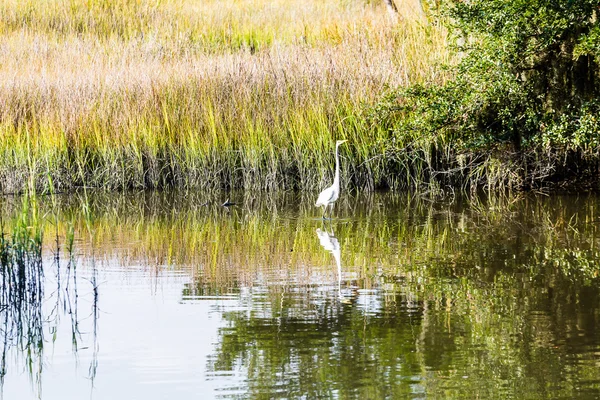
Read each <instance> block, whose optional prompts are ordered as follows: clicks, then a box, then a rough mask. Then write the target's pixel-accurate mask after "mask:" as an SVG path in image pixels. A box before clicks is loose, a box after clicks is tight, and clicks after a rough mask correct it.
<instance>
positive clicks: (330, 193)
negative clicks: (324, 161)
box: [315, 140, 347, 219]
mask: <svg viewBox="0 0 600 400" xmlns="http://www.w3.org/2000/svg"><path fill="white" fill-rule="evenodd" d="M345 142H347V140H338V141H337V142H335V177H334V178H333V185H331V186H329V187H328V188H327V189H325V190H323V191H322V192H321V194H319V197H318V198H317V202H316V203H315V206H317V207H323V219H325V214H326V213H327V207H328V206H331V209H330V211H329V218H330V219H331V214H332V212H333V203H334V202H335V201H336V200H337V199H338V197H340V157H339V155H338V149H339V147H340V144H342V143H345Z"/></svg>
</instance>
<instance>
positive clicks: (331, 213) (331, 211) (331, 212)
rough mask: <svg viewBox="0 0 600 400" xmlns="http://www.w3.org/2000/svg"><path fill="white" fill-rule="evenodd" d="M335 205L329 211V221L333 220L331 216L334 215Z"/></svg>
mask: <svg viewBox="0 0 600 400" xmlns="http://www.w3.org/2000/svg"><path fill="white" fill-rule="evenodd" d="M333 204H334V203H331V208H330V209H329V219H331V216H332V215H333Z"/></svg>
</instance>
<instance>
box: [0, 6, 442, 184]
mask: <svg viewBox="0 0 600 400" xmlns="http://www.w3.org/2000/svg"><path fill="white" fill-rule="evenodd" d="M382 3H383V2H382ZM403 4H405V7H404V8H402V9H401V10H400V11H401V14H400V16H399V18H398V19H396V20H391V19H390V17H389V15H388V13H387V12H386V10H385V8H384V6H383V5H381V4H379V3H376V4H371V3H365V2H363V1H359V0H352V1H349V2H338V1H331V0H328V1H323V2H319V1H309V2H291V1H287V0H278V1H275V2H266V1H265V2H260V1H259V2H254V1H253V2H251V1H236V2H222V1H204V2H193V1H190V0H166V1H162V2H155V1H150V0H141V1H133V0H98V1H91V2H87V1H83V0H61V1H48V2H38V1H34V0H25V1H20V0H19V1H17V0H8V1H4V2H3V3H2V5H0V52H1V53H2V63H0V76H2V79H1V80H0V110H1V111H0V191H2V192H20V191H24V190H25V189H26V188H28V187H35V188H37V189H38V190H40V191H42V192H43V191H49V190H53V191H63V190H70V189H72V188H74V187H79V186H86V187H99V188H105V189H123V188H158V187H167V186H175V187H187V188H189V187H199V188H219V187H226V188H242V187H244V188H257V189H292V188H311V189H314V190H316V189H317V188H318V187H319V186H321V185H322V184H323V183H324V182H325V181H328V180H329V179H331V175H332V169H333V168H332V164H333V162H332V143H334V141H335V139H339V138H345V139H348V140H349V146H347V147H345V148H344V149H342V150H343V153H344V154H343V155H344V160H343V176H344V178H345V179H343V182H344V184H345V185H347V186H348V187H360V188H365V189H367V190H372V189H374V188H378V187H397V186H401V185H406V184H407V183H410V180H409V179H407V178H406V177H405V176H403V175H402V174H400V172H401V168H402V165H401V164H399V163H397V162H394V160H393V159H390V158H388V154H387V153H386V148H387V141H388V139H389V132H387V131H384V130H382V129H381V128H378V127H377V126H375V125H372V124H371V123H369V122H368V119H367V118H366V117H365V111H364V110H367V109H368V107H369V105H371V104H374V103H375V102H376V100H377V99H378V98H379V96H380V94H381V93H382V92H383V91H384V90H385V89H386V88H387V87H396V86H403V85H408V84H411V83H415V82H424V81H433V82H442V81H443V80H444V79H445V78H446V77H445V75H444V72H443V71H442V70H441V69H440V68H439V66H440V64H442V63H446V62H448V61H449V60H450V57H451V54H450V53H449V52H448V51H447V50H446V47H445V44H446V43H445V42H446V33H445V30H444V29H443V28H441V27H439V26H438V25H436V24H435V23H433V22H431V21H427V20H426V19H424V18H423V17H422V16H419V15H418V14H417V13H416V12H415V7H414V5H411V2H403Z"/></svg>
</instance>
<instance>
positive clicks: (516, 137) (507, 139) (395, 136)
mask: <svg viewBox="0 0 600 400" xmlns="http://www.w3.org/2000/svg"><path fill="white" fill-rule="evenodd" d="M598 11H599V9H598V2H597V0H596V1H592V0H579V1H553V0H519V1H509V0H472V1H468V2H458V1H457V2H451V3H448V4H445V5H444V6H443V15H444V16H445V17H444V18H443V19H444V20H446V21H449V22H448V25H449V26H450V29H451V31H452V32H453V34H454V38H455V43H456V50H457V52H458V55H459V58H460V61H459V62H458V63H457V64H456V65H454V66H451V67H450V68H451V69H452V70H453V72H454V79H453V80H451V81H449V82H448V83H447V84H445V85H444V86H434V85H426V86H415V87H411V88H408V89H405V88H403V89H400V90H397V91H394V92H392V93H390V94H388V95H387V96H386V97H385V98H384V99H383V100H382V101H381V103H380V104H379V106H378V107H377V108H376V109H375V111H374V118H375V122H376V123H378V124H380V125H382V126H383V127H384V128H385V129H387V130H388V131H389V132H390V135H391V142H392V143H393V144H394V146H396V149H397V152H398V153H399V154H400V153H402V152H406V151H415V149H417V150H418V151H420V152H423V153H427V152H430V153H431V152H433V154H434V155H431V156H430V158H431V159H432V160H436V161H435V162H433V161H432V162H430V163H428V164H427V168H429V169H430V172H429V173H428V174H427V176H428V177H430V178H435V177H436V176H444V177H448V175H452V176H454V178H457V177H458V178H460V179H462V180H463V182H465V180H466V181H468V182H467V183H469V184H472V185H480V184H482V183H485V184H487V185H495V186H498V185H499V184H501V183H507V179H509V178H510V182H508V183H509V184H510V185H516V186H520V187H527V186H532V185H533V186H537V185H541V184H546V183H548V182H553V181H554V182H557V181H560V182H562V183H564V182H566V181H569V180H572V179H573V178H581V172H582V171H583V170H585V171H587V172H588V173H587V174H584V175H585V176H586V177H592V176H596V174H592V173H591V172H593V171H594V170H595V169H596V168H597V165H598V156H599V151H598V150H599V140H598V133H599V132H600V129H599V128H600V125H599V122H598V117H597V116H598V111H600V110H599V107H600V103H599V102H598V100H597V98H598V94H599V93H600V79H599V78H600V74H599V72H600V69H599V64H598V59H599V58H598V56H599V55H600V33H599V32H600V28H599V25H598ZM465 160H470V161H471V162H470V163H469V162H468V163H465V162H464V161H465ZM573 161H576V162H577V167H576V168H573V166H572V165H568V162H569V163H572V162H573ZM498 162H500V165H503V166H504V168H505V169H506V171H505V172H506V173H504V174H500V175H495V177H498V176H500V177H504V178H502V179H499V180H497V181H494V182H490V180H489V178H490V175H489V174H488V172H489V171H486V170H485V169H486V168H487V167H488V166H497V165H498ZM482 168H483V170H482ZM542 170H543V172H542ZM482 172H483V173H482ZM444 179H445V180H447V179H446V178H444ZM594 179H597V178H594Z"/></svg>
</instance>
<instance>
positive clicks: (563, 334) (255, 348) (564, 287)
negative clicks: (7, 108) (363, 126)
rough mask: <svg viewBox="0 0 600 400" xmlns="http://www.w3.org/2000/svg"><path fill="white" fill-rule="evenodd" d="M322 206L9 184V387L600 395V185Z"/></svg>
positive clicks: (135, 393)
mask: <svg viewBox="0 0 600 400" xmlns="http://www.w3.org/2000/svg"><path fill="white" fill-rule="evenodd" d="M224 197H225V198H226V197H230V200H231V201H232V202H235V203H237V204H236V205H235V206H233V207H231V208H228V209H226V208H224V207H221V206H220V205H219V204H220V203H222V202H223V201H224V200H225V198H224ZM207 202H208V204H206V203H207ZM31 203H34V205H33V206H32V205H31ZM312 203H313V198H312V197H310V198H309V197H307V198H302V197H301V196H298V195H291V194H279V195H266V194H265V195H251V194H243V193H234V194H228V195H225V194H213V195H211V196H208V195H204V194H202V193H164V192H163V193H133V194H116V195H107V194H103V193H79V194H77V195H71V196H68V197H67V196H65V197H56V198H51V197H50V196H45V197H40V198H38V199H37V201H33V202H32V201H27V200H25V199H23V198H18V197H8V198H6V197H5V198H2V199H1V200H0V205H1V206H2V211H1V216H2V225H3V228H2V229H3V231H4V233H5V235H4V237H5V239H6V240H9V239H10V240H13V247H12V250H11V251H12V252H8V250H7V251H5V253H4V254H5V256H2V257H4V258H2V257H0V258H2V263H3V264H2V265H3V267H2V271H3V281H2V293H1V296H0V335H1V341H0V345H1V346H2V360H1V361H2V365H1V367H2V370H1V373H2V377H3V379H2V393H3V398H4V399H7V400H12V399H25V400H26V399H35V398H41V399H60V400H67V399H86V398H92V399H184V398H185V399H210V398H358V399H370V398H372V399H378V398H391V399H403V398H439V399H446V398H485V399H487V398H518V399H525V398H531V399H534V398H564V399H571V398H590V399H592V398H600V330H599V328H600V278H599V276H598V274H599V270H600V265H599V263H598V262H599V261H600V250H598V249H599V246H600V197H596V196H587V195H586V196H579V197H577V196H550V197H548V196H541V195H540V196H534V195H523V196H519V197H508V198H444V199H425V198H420V197H412V196H409V195H403V196H398V195H393V194H375V195H358V196H350V195H346V196H345V197H344V198H343V199H340V201H339V204H337V205H336V209H335V213H334V215H335V216H336V217H335V218H334V219H333V220H332V221H325V222H323V221H322V220H320V219H319V217H320V211H319V210H318V209H316V208H314V207H313V206H312ZM19 224H21V226H26V228H23V230H22V231H23V232H29V233H31V232H34V231H36V232H39V231H40V230H43V242H42V243H43V251H42V253H41V258H39V259H38V258H36V256H35V251H33V252H32V250H23V251H21V250H22V249H23V248H22V247H18V246H16V245H15V243H16V242H14V241H15V240H17V239H18V238H17V239H15V235H14V232H15V231H16V230H17V228H15V227H16V226H19ZM11 238H12V239H11ZM19 240H23V238H22V237H21V239H19ZM26 240H28V242H27V243H35V240H33V239H26ZM7 248H8V247H6V245H5V250H6V249H7ZM1 254H2V253H1V252H0V256H1ZM6 254H8V256H6ZM32 254H33V255H32ZM11 260H12V261H11ZM36 260H37V261H36ZM38 261H39V262H38ZM11 271H12V272H11ZM15 271H22V272H15ZM23 271H24V272H23ZM11 282H12V283H11ZM14 282H21V283H23V285H21V284H15V283H14Z"/></svg>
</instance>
